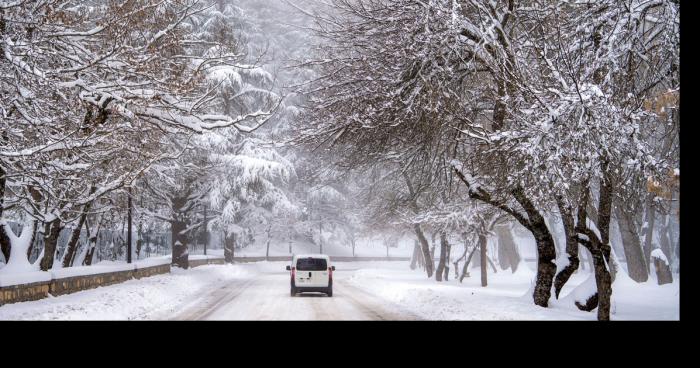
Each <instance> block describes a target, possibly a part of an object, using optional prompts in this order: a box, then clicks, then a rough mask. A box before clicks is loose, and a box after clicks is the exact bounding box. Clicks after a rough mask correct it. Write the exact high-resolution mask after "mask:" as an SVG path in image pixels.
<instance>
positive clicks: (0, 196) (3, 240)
mask: <svg viewBox="0 0 700 368" xmlns="http://www.w3.org/2000/svg"><path fill="white" fill-rule="evenodd" d="M6 182H7V177H6V176H5V170H3V168H2V167H1V166H0V219H2V218H3V217H2V216H3V209H4V204H5V183H6ZM11 249H12V245H11V244H10V238H9V237H8V236H7V234H6V233H5V228H4V226H0V251H2V255H3V257H5V262H8V261H9V260H10V251H11Z"/></svg>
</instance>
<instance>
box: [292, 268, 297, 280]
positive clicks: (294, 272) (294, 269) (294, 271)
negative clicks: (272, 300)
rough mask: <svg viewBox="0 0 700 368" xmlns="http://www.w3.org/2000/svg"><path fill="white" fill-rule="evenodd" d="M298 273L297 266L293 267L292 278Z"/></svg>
mask: <svg viewBox="0 0 700 368" xmlns="http://www.w3.org/2000/svg"><path fill="white" fill-rule="evenodd" d="M296 274H297V273H296V267H292V278H294V276H296Z"/></svg>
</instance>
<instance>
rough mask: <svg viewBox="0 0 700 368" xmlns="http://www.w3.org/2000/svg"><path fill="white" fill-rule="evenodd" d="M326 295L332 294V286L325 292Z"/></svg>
mask: <svg viewBox="0 0 700 368" xmlns="http://www.w3.org/2000/svg"><path fill="white" fill-rule="evenodd" d="M326 295H328V296H333V288H330V289H328V292H327V293H326Z"/></svg>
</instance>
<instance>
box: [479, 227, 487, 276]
mask: <svg viewBox="0 0 700 368" xmlns="http://www.w3.org/2000/svg"><path fill="white" fill-rule="evenodd" d="M479 250H480V256H481V286H487V285H488V283H487V280H486V273H487V271H488V270H487V269H486V267H488V265H487V264H486V262H487V256H486V236H484V235H482V234H479Z"/></svg>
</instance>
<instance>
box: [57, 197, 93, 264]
mask: <svg viewBox="0 0 700 368" xmlns="http://www.w3.org/2000/svg"><path fill="white" fill-rule="evenodd" d="M94 192H95V188H94V187H93V188H92V189H91V190H90V194H92V193H94ZM88 211H90V203H88V204H86V205H85V206H83V212H82V213H81V214H80V218H79V219H78V224H77V225H76V226H75V228H73V232H72V233H71V236H70V240H69V241H68V245H67V246H66V253H65V254H64V256H63V267H64V268H65V267H72V266H73V259H74V258H75V251H76V249H77V248H78V240H80V233H81V231H82V230H83V226H84V225H85V220H86V219H87V213H88Z"/></svg>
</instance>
